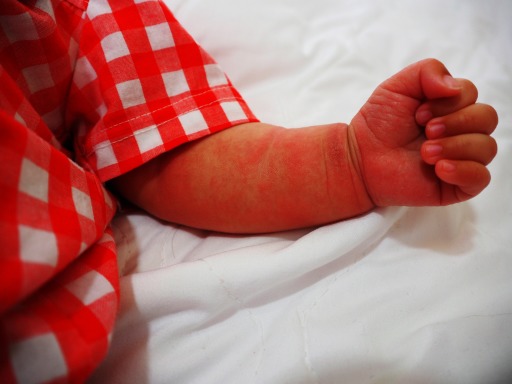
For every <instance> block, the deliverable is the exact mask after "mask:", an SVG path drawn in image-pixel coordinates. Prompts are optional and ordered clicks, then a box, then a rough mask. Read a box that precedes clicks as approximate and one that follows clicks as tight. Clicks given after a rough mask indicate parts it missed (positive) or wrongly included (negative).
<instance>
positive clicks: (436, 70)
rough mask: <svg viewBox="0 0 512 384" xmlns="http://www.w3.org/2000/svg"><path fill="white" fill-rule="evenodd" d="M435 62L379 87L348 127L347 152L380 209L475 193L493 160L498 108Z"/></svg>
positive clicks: (419, 65)
mask: <svg viewBox="0 0 512 384" xmlns="http://www.w3.org/2000/svg"><path fill="white" fill-rule="evenodd" d="M476 99H477V89H476V87H475V86H474V85H473V84H472V83H471V82H470V81H468V80H463V79H454V78H452V77H451V76H450V75H449V73H448V71H447V70H446V68H445V67H444V66H443V65H442V64H441V63H440V62H438V61H436V60H432V59H428V60H423V61H421V62H418V63H416V64H413V65H411V66H409V67H407V68H405V69H404V70H402V71H401V72H399V73H398V74H396V75H395V76H393V77H391V78H390V79H388V80H387V81H385V82H384V83H382V84H381V85H380V86H379V87H378V88H377V89H376V90H375V91H374V93H373V94H372V96H371V97H370V98H369V100H368V101H367V102H366V104H365V105H364V106H363V108H362V109H361V110H360V111H359V113H358V114H357V115H356V116H355V117H354V119H353V120H352V122H351V124H350V127H349V137H350V140H351V149H352V154H353V158H354V162H355V163H356V167H357V166H358V169H359V172H360V175H361V177H362V179H363V181H364V183H365V185H366V188H367V192H368V194H369V197H370V198H371V199H372V200H373V202H374V203H375V204H376V205H378V206H389V205H409V206H418V205H446V204H452V203H456V202H460V201H464V200H467V199H469V198H471V197H473V196H476V195H477V194H478V193H480V192H481V191H482V190H483V189H484V188H485V187H486V186H487V185H488V184H489V181H490V174H489V171H488V170H487V168H486V165H487V164H489V163H490V162H491V160H492V159H493V158H494V156H495V155H496V150H497V146H496V142H495V141H494V139H493V138H491V137H490V136H489V135H490V134H491V133H492V132H493V131H494V129H495V128H496V126H497V123H498V117H497V114H496V111H495V110H494V109H493V108H492V107H491V106H489V105H486V104H475V102H476Z"/></svg>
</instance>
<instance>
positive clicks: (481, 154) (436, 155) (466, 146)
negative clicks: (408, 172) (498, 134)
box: [421, 133, 498, 165]
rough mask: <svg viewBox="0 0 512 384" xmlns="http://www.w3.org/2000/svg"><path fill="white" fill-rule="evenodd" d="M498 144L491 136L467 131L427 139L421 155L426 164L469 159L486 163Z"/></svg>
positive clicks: (494, 154)
mask: <svg viewBox="0 0 512 384" xmlns="http://www.w3.org/2000/svg"><path fill="white" fill-rule="evenodd" d="M497 150H498V146H497V144H496V140H494V139H493V138H492V137H491V136H488V135H483V134H480V133H469V134H466V135H458V136H453V137H447V138H443V139H438V140H427V141H426V142H425V143H423V145H422V147H421V157H422V158H423V160H424V161H425V162H426V163H427V164H436V163H437V162H438V161H440V160H443V159H447V160H470V161H474V162H478V163H480V164H484V165H487V164H489V163H490V162H491V161H492V159H494V157H495V156H496V153H497Z"/></svg>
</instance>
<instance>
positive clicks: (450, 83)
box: [443, 75, 460, 89]
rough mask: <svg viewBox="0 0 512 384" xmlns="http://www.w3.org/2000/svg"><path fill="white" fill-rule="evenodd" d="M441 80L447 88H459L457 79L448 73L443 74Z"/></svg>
mask: <svg viewBox="0 0 512 384" xmlns="http://www.w3.org/2000/svg"><path fill="white" fill-rule="evenodd" d="M443 82H444V84H445V85H446V86H447V87H448V88H451V89H459V88H460V85H459V82H458V81H457V80H455V79H454V78H453V77H452V76H450V75H445V76H444V78H443Z"/></svg>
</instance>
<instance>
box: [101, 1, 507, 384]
mask: <svg viewBox="0 0 512 384" xmlns="http://www.w3.org/2000/svg"><path fill="white" fill-rule="evenodd" d="M167 3H168V5H169V7H170V8H171V9H172V10H173V11H174V12H175V15H176V16H177V17H178V19H179V20H180V21H181V22H182V23H183V24H184V25H185V27H186V28H187V29H188V30H189V32H190V33H191V34H192V35H193V36H194V37H195V38H196V40H198V41H199V42H200V43H201V44H202V45H203V46H204V47H205V48H206V50H208V51H209V52H210V54H212V55H213V56H214V57H215V59H216V60H217V61H218V62H219V63H220V64H221V66H222V67H223V69H224V70H225V71H226V72H227V73H228V75H229V76H230V78H231V80H232V81H233V82H234V83H235V85H236V86H237V87H238V89H239V90H240V91H241V93H242V94H243V95H244V97H245V98H246V100H247V101H248V103H249V105H250V106H251V107H252V109H253V111H254V112H255V113H256V115H257V116H258V117H259V118H260V119H261V120H263V121H265V122H268V123H274V124H279V125H283V126H287V127H296V126H306V125H311V124H320V123H328V122H333V121H343V122H349V121H350V119H351V118H352V116H353V115H354V114H355V113H356V112H357V110H358V109H359V108H360V107H361V106H362V105H363V103H364V101H365V100H366V98H367V97H368V96H369V95H370V94H371V92H372V91H373V89H374V88H375V87H376V86H377V85H378V84H379V83H380V82H381V81H383V80H384V79H386V78H387V77H389V76H391V75H392V74H394V73H395V72H397V71H398V70H400V69H401V68H403V67H405V66H406V65H408V64H410V63H412V62H415V61H417V60H420V59H423V58H425V57H435V58H438V59H440V60H441V61H443V62H444V63H445V64H446V66H447V67H448V68H449V69H450V71H451V72H452V74H453V75H454V76H455V77H467V78H470V79H471V80H472V81H474V83H475V84H476V85H477V86H478V88H479V90H480V100H481V101H482V102H485V103H489V104H492V105H493V106H494V107H495V108H496V109H497V111H498V114H499V116H500V125H499V127H498V129H497V131H496V133H495V135H494V137H495V138H496V139H497V141H498V145H499V154H498V156H497V158H496V159H495V161H494V162H493V163H492V165H491V166H490V170H491V172H492V175H493V180H492V183H491V185H490V186H489V187H488V188H487V189H486V190H485V191H484V192H483V193H482V194H481V195H480V196H478V197H476V198H475V199H473V200H471V201H469V202H467V203H463V204H459V205H455V206H450V207H444V208H389V209H380V210H376V211H374V212H372V213H369V214H367V215H364V216H362V217H359V218H355V219H352V220H347V221H344V222H339V223H335V224H332V225H327V226H323V227H320V228H312V229H307V230H298V231H292V232H285V233H276V234H269V235H261V236H231V235H223V234H216V233H209V232H204V231H198V230H193V229H189V228H185V227H181V226H177V225H173V224H167V223H162V222H159V221H157V220H155V219H153V218H151V217H149V216H147V215H146V214H143V213H141V212H126V213H124V214H122V215H119V217H118V218H117V219H116V221H115V223H114V224H115V232H116V238H117V240H118V243H119V258H120V261H119V262H120V267H121V271H122V274H123V277H122V279H121V311H120V314H119V320H118V322H117V328H116V332H115V334H114V337H113V340H112V349H111V353H110V355H109V357H108V359H107V361H106V362H105V364H104V365H103V366H102V367H101V369H100V370H99V371H98V372H97V373H96V375H95V376H94V377H93V379H92V380H91V381H92V382H97V383H101V382H105V383H223V384H226V383H228V384H229V383H244V384H248V383H279V384H280V383H421V384H423V383H464V384H470V383H475V384H487V383H510V382H512V368H511V362H512V23H511V20H512V2H510V1H508V0H481V1H477V0H470V1H464V0H458V1H456V0H429V1H424V0H421V1H420V0H418V1H403V0H392V1H391V0H387V1H377V0H375V1H371V0H315V1H311V0H259V1H248V0H215V1H208V2H207V1H200V0H186V1H185V0H176V1H172V0H167Z"/></svg>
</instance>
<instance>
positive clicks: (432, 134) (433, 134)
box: [427, 123, 446, 139]
mask: <svg viewBox="0 0 512 384" xmlns="http://www.w3.org/2000/svg"><path fill="white" fill-rule="evenodd" d="M427 130H428V136H429V138H431V139H437V138H438V137H440V136H442V135H443V133H444V132H445V131H446V126H445V125H444V124H441V123H434V124H432V125H429V126H428V127H427Z"/></svg>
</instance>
